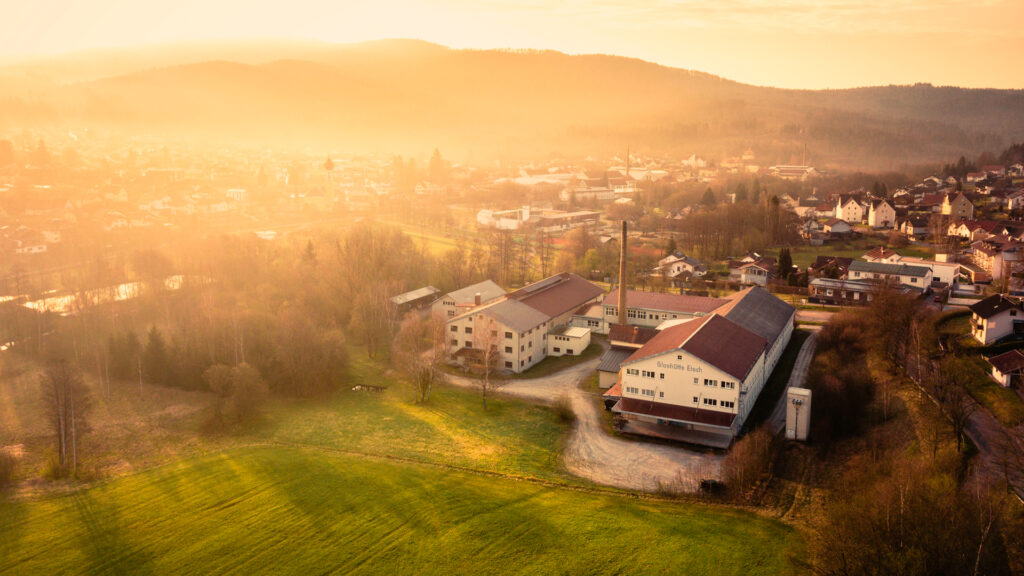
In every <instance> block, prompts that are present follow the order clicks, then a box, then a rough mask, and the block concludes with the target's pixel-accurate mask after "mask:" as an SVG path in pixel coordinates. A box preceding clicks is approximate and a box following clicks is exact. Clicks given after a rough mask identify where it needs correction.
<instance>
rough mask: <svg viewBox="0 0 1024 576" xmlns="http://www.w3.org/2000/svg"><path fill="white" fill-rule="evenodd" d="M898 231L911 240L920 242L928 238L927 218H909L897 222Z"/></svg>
mask: <svg viewBox="0 0 1024 576" xmlns="http://www.w3.org/2000/svg"><path fill="white" fill-rule="evenodd" d="M897 228H898V230H899V231H900V232H902V233H903V234H904V235H906V236H907V238H909V239H911V240H922V239H924V238H925V237H926V236H928V218H927V217H925V216H909V217H907V218H902V219H900V220H899V221H898V226H897Z"/></svg>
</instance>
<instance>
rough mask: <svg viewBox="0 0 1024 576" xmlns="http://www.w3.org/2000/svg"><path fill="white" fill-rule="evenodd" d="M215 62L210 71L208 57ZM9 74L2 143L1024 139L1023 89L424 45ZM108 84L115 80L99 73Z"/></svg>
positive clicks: (929, 148)
mask: <svg viewBox="0 0 1024 576" xmlns="http://www.w3.org/2000/svg"><path fill="white" fill-rule="evenodd" d="M206 54H208V55H209V56H210V58H204V55H206ZM68 58H69V59H67V60H63V61H62V60H60V59H53V60H50V61H47V62H40V63H34V64H22V65H19V66H11V67H7V68H2V69H0V101H2V102H4V105H3V106H0V129H2V130H11V129H21V128H24V127H33V126H52V127H58V128H64V127H68V128H72V127H79V128H81V127H85V126H89V127H97V128H109V127H113V128H121V129H125V130H131V131H135V132H138V131H144V132H146V133H154V134H166V135H170V136H186V137H195V136H203V137H212V138H215V139H217V140H218V141H233V140H248V141H258V142H261V143H263V142H265V143H268V144H273V143H278V144H287V145H295V144H302V145H310V144H311V145H328V146H331V147H332V148H334V149H347V150H351V151H360V150H365V151H381V152H389V151H393V152H402V153H409V152H421V151H422V150H424V149H432V148H434V147H441V148H443V149H445V150H446V151H450V153H451V154H452V155H453V156H455V157H459V156H462V155H465V154H472V155H473V156H475V157H493V155H503V156H512V157H538V156H543V155H547V154H548V153H560V154H594V155H598V154H605V153H610V152H619V151H621V150H624V149H625V146H626V145H627V144H630V145H631V146H632V147H633V149H634V150H647V151H660V152H667V153H673V154H685V155H687V156H688V155H689V154H691V153H698V154H703V155H706V156H709V157H713V158H716V157H721V156H722V155H723V154H724V155H738V154H739V153H740V152H742V151H743V150H745V149H747V148H752V149H753V150H754V151H755V152H756V153H757V156H758V162H759V163H761V164H765V165H768V164H776V163H793V162H800V161H802V159H803V158H804V153H805V150H806V159H807V162H808V163H812V164H815V165H818V166H824V167H829V166H831V167H846V168H870V169H888V168H897V167H899V166H901V165H903V164H906V163H924V162H935V163H938V162H940V161H945V160H946V159H948V158H950V157H958V156H959V155H961V154H966V155H968V156H969V157H970V156H974V155H976V154H977V153H979V152H981V151H983V150H992V151H995V150H999V149H1002V148H1004V147H1005V146H1006V145H1007V144H1009V143H1010V142H1012V141H1015V140H1020V139H1021V138H1022V137H1024V91H1020V90H973V89H972V90H968V89H960V88H945V87H932V86H929V85H915V86H890V87H875V88H862V89H852V90H828V91H804V90H781V89H775V88H764V87H756V86H749V85H744V84H740V83H737V82H732V81H729V80H725V79H722V78H719V77H716V76H713V75H710V74H704V73H699V72H692V71H687V70H680V69H673V68H667V67H664V66H659V65H656V64H652V63H649V62H643V61H640V60H635V59H628V58H622V57H615V56H603V55H582V56H572V55H566V54H562V53H559V52H551V51H496V50H484V51H480V50H452V49H448V48H444V47H442V46H437V45H434V44H429V43H425V42H419V41H407V40H396V41H378V42H371V43H364V44H354V45H331V44H277V45H274V46H272V47H263V48H257V47H255V46H248V45H247V46H233V47H232V46H226V45H220V46H217V47H211V48H209V49H206V50H202V49H198V48H195V47H192V48H190V49H189V50H184V49H183V50H182V51H181V56H180V57H179V58H178V59H177V60H176V59H175V52H174V51H173V50H169V49H163V50H160V51H153V52H140V53H132V54H121V53H116V52H110V51H107V52H104V53H101V54H97V55H95V57H94V58H93V59H92V60H90V57H89V55H88V54H79V55H75V56H74V57H73V58H72V57H68ZM104 72H106V73H108V74H109V75H104Z"/></svg>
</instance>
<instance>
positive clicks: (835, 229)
mask: <svg viewBox="0 0 1024 576" xmlns="http://www.w3.org/2000/svg"><path fill="white" fill-rule="evenodd" d="M824 231H825V233H826V234H828V235H829V236H831V237H833V238H842V237H844V236H848V235H849V234H850V233H851V232H853V226H850V223H849V222H847V221H846V220H840V219H839V218H830V219H829V220H828V221H826V222H825V226H824Z"/></svg>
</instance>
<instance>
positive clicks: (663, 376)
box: [658, 372, 665, 380]
mask: <svg viewBox="0 0 1024 576" xmlns="http://www.w3.org/2000/svg"><path fill="white" fill-rule="evenodd" d="M658 378H661V379H662V380H664V379H665V373H664V372H658Z"/></svg>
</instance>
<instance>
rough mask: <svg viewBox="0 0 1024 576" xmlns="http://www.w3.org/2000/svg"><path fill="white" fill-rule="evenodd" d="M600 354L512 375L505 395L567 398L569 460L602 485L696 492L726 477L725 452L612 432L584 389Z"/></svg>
mask: <svg viewBox="0 0 1024 576" xmlns="http://www.w3.org/2000/svg"><path fill="white" fill-rule="evenodd" d="M598 362H599V359H594V360H588V361H586V362H584V363H582V364H579V365H577V366H574V367H572V368H569V369H567V370H563V371H561V372H558V373H557V374H552V375H550V376H545V377H542V378H534V379H530V380H510V381H508V383H507V384H505V385H504V386H502V387H501V388H500V391H501V393H502V394H508V395H510V396H516V397H519V398H526V399H529V400H535V401H540V402H544V403H554V402H557V401H558V400H559V399H560V398H562V397H568V398H569V401H570V403H571V405H572V410H573V412H574V413H575V414H576V424H575V425H574V426H573V430H572V434H571V435H570V437H569V441H568V442H567V444H566V446H565V453H564V462H565V466H566V468H567V469H568V470H569V472H571V473H573V474H575V475H577V476H580V477H583V478H587V479H588V480H591V481H592V482H595V483H597V484H603V485H606V486H614V487H616V488H625V489H629V490H643V491H648V492H651V491H655V490H658V489H659V488H666V487H667V488H668V489H670V490H681V491H688V492H693V491H696V490H697V488H698V486H699V482H700V480H702V479H705V478H716V479H718V478H721V462H722V458H723V456H722V455H720V454H713V453H705V452H697V451H693V450H688V449H686V448H683V447H680V446H672V445H668V444H653V443H649V442H643V441H641V440H623V439H620V438H615V437H613V436H609V435H608V434H606V433H605V431H604V428H603V427H602V424H601V419H602V413H601V412H602V410H603V409H602V407H601V406H600V405H599V403H598V402H597V401H596V400H595V395H596V394H594V393H591V392H589V391H586V390H583V389H582V388H580V382H581V381H582V380H584V379H586V378H588V377H589V376H591V375H592V374H593V373H594V370H595V369H596V368H597V364H598ZM450 380H451V382H452V383H453V384H455V385H458V386H464V387H473V386H474V383H473V380H472V379H469V378H464V377H461V376H452V377H450Z"/></svg>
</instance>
